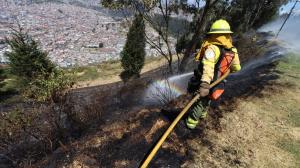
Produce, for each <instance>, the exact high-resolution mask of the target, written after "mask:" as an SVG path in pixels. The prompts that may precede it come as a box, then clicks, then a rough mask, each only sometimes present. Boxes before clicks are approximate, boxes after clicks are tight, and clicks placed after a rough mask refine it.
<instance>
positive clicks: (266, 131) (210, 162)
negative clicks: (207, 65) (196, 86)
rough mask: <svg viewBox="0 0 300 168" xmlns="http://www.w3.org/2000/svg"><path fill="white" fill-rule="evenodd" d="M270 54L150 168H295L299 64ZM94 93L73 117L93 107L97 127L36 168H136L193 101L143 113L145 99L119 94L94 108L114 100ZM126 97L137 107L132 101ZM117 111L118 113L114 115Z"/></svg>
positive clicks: (172, 140) (178, 134)
mask: <svg viewBox="0 0 300 168" xmlns="http://www.w3.org/2000/svg"><path fill="white" fill-rule="evenodd" d="M275 48H276V47H275ZM269 49H270V50H269V51H266V53H265V56H262V57H261V58H259V59H258V60H260V61H261V60H265V59H266V58H272V59H271V60H268V59H267V60H268V61H266V62H265V64H259V65H253V64H252V62H253V61H252V62H251V61H250V62H249V63H248V64H246V65H245V70H244V72H241V73H240V74H236V75H234V76H232V77H231V78H229V81H230V82H229V86H228V88H227V90H228V91H227V92H226V94H225V95H224V98H223V99H222V101H221V102H219V103H220V106H219V107H216V106H214V108H213V109H212V110H211V112H210V117H209V118H208V120H207V121H205V122H203V123H202V124H200V126H199V127H198V128H197V129H196V130H194V131H188V130H186V129H185V128H183V127H182V123H180V124H179V125H178V126H177V128H176V129H175V131H174V132H173V133H172V134H171V135H170V137H169V138H168V140H167V141H166V142H165V143H164V144H163V146H162V149H160V151H159V152H158V154H157V156H156V157H155V158H154V160H153V162H151V167H189V168H190V167H257V166H262V167H269V166H272V167H273V166H279V167H297V164H299V163H298V161H297V160H298V158H299V150H298V149H299V126H298V124H297V122H298V120H299V114H298V112H299V107H298V103H299V101H300V100H299V99H298V96H297V95H298V93H299V85H298V83H297V81H298V79H299V76H297V75H296V76H295V75H294V71H295V70H296V71H298V70H297V68H298V67H299V65H298V64H296V63H295V62H297V61H299V57H298V56H295V55H294V54H290V55H288V56H286V57H283V58H280V57H281V56H282V55H281V54H282V52H277V51H275V50H274V46H273V47H270V48H269ZM276 54H277V55H276ZM278 54H279V55H278ZM266 56H267V57H266ZM274 58H275V59H274ZM279 58H280V59H279ZM278 59H279V60H278ZM270 62H271V63H270ZM296 74H297V73H296ZM294 79H297V80H294ZM142 85H143V82H142V83H139V84H138V83H135V84H132V86H128V87H127V89H126V90H127V91H130V89H131V88H139V87H142ZM95 89H96V88H95V87H92V88H90V89H84V90H81V91H78V92H77V95H81V96H80V97H77V96H76V95H74V96H75V97H74V98H75V99H74V100H73V101H74V102H77V100H76V99H81V101H82V100H83V99H82V96H83V97H85V98H84V99H85V100H84V102H81V104H80V105H78V106H76V107H74V108H72V110H74V112H76V111H82V110H84V109H86V110H87V108H88V107H87V106H86V104H87V103H88V102H89V104H90V105H89V108H88V111H89V113H91V116H90V117H92V116H93V114H92V113H93V112H96V111H97V110H96V109H99V108H101V109H106V110H105V111H103V112H101V113H100V114H99V115H101V119H100V120H99V122H98V123H97V124H96V125H95V126H93V127H92V128H91V129H89V130H87V131H85V132H84V133H83V135H82V137H81V138H80V139H78V140H75V141H73V142H72V143H70V144H66V145H63V146H61V147H60V148H58V149H57V150H56V151H55V152H54V153H53V155H51V156H49V157H47V158H46V159H45V160H43V161H42V162H39V163H38V164H36V166H37V167H53V166H54V167H81V166H83V167H98V166H99V165H101V167H137V166H138V165H139V164H140V163H141V161H142V160H143V158H144V157H145V155H146V154H147V152H148V151H149V150H150V149H151V146H152V145H153V144H154V143H155V141H156V140H157V139H158V138H159V136H160V135H161V134H162V133H163V131H164V130H165V129H166V128H167V126H168V125H169V124H170V122H171V121H172V119H173V118H174V117H175V116H176V115H177V113H178V112H179V111H180V109H181V108H183V107H184V105H185V104H186V103H187V101H188V100H189V99H190V97H187V96H181V97H179V98H178V99H177V100H176V101H173V102H172V103H170V105H169V106H166V107H164V108H163V110H161V108H159V107H153V106H149V107H147V108H144V106H143V105H142V104H140V105H139V103H140V102H141V101H140V99H141V98H139V95H140V96H141V93H142V92H140V91H139V89H138V90H136V92H135V93H134V94H126V93H127V91H126V90H125V88H123V89H122V87H121V88H120V89H121V90H120V91H117V93H116V95H118V94H121V95H122V97H120V100H115V101H116V102H111V104H107V103H108V102H106V104H105V105H104V104H102V105H99V104H98V105H96V104H93V103H92V102H93V101H91V100H93V99H96V100H95V102H94V103H96V102H99V101H103V100H105V98H106V99H110V97H115V94H112V93H111V94H112V95H111V94H107V95H103V91H102V95H99V94H96V93H95V94H94V96H92V92H95ZM98 91H100V90H98ZM118 92H119V93H118ZM79 93H81V94H79ZM76 97H77V98H76ZM128 97H134V98H135V99H133V100H131V101H128ZM125 100H127V101H125ZM123 101H125V102H123ZM69 103H71V102H69ZM115 103H117V104H119V105H118V107H114V105H113V104H115ZM71 104H72V103H71ZM85 106H86V107H85ZM124 107H126V108H124ZM95 110H96V111H95ZM85 112H87V111H85ZM112 112H114V113H113V115H112ZM78 115H79V116H81V117H88V116H85V115H84V114H78ZM79 116H78V117H79ZM82 119H84V118H82ZM88 120H89V119H88V118H85V119H84V121H88Z"/></svg>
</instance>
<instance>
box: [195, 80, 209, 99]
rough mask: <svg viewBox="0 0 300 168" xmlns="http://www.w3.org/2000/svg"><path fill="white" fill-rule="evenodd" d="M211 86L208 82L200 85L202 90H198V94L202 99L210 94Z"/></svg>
mask: <svg viewBox="0 0 300 168" xmlns="http://www.w3.org/2000/svg"><path fill="white" fill-rule="evenodd" d="M209 89H210V86H209V84H208V83H207V82H202V83H201V84H200V88H199V89H198V91H197V93H198V94H200V96H201V97H205V96H207V95H208V94H209Z"/></svg>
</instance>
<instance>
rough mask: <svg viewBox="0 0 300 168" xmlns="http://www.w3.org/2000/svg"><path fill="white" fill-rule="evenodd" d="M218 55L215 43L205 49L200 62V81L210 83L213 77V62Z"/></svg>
mask: <svg viewBox="0 0 300 168" xmlns="http://www.w3.org/2000/svg"><path fill="white" fill-rule="evenodd" d="M219 55H220V50H219V48H218V47H217V46H215V45H209V46H208V47H207V49H206V50H205V53H204V56H203V59H202V64H203V73H202V78H201V81H202V82H207V83H210V82H211V81H212V80H213V78H214V70H215V64H216V61H217V60H218V58H219Z"/></svg>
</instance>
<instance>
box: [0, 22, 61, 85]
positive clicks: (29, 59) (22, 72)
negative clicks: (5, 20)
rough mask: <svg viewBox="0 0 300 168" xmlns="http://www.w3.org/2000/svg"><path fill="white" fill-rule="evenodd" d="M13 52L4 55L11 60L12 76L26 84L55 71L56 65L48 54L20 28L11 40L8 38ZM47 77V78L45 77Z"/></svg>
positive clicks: (15, 31) (13, 33)
mask: <svg viewBox="0 0 300 168" xmlns="http://www.w3.org/2000/svg"><path fill="white" fill-rule="evenodd" d="M6 43H7V44H8V45H9V47H10V48H11V51H9V52H5V53H4V55H5V56H6V57H7V58H8V60H9V67H10V71H11V73H12V74H14V75H16V76H18V78H19V79H22V81H23V82H24V84H26V83H28V82H30V81H32V80H34V79H35V78H37V77H38V76H40V75H42V74H45V73H48V74H50V73H52V72H54V71H55V65H54V64H53V63H52V62H51V61H50V60H49V58H48V57H47V56H48V54H47V52H45V51H42V50H41V49H40V48H39V47H38V43H37V42H36V41H35V40H34V39H32V38H31V37H30V36H29V35H28V33H27V32H24V30H23V29H22V28H21V27H20V26H19V29H18V30H15V29H13V32H12V36H11V38H6ZM45 77H46V76H45Z"/></svg>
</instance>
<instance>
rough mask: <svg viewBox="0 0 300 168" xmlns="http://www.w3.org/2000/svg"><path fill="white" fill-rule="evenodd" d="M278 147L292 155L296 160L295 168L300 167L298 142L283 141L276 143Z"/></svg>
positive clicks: (299, 144)
mask: <svg viewBox="0 0 300 168" xmlns="http://www.w3.org/2000/svg"><path fill="white" fill-rule="evenodd" d="M278 147H280V148H281V149H283V150H285V151H287V152H289V153H290V154H292V155H293V156H294V158H295V160H296V165H295V166H296V167H300V141H295V140H293V139H283V140H281V141H280V142H278Z"/></svg>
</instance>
